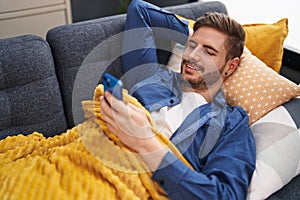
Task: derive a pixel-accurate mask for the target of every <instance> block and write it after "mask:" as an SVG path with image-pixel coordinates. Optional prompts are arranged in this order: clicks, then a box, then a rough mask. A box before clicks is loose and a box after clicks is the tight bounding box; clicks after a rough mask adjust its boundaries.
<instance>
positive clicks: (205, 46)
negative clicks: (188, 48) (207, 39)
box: [189, 39, 219, 53]
mask: <svg viewBox="0 0 300 200" xmlns="http://www.w3.org/2000/svg"><path fill="white" fill-rule="evenodd" d="M189 42H191V43H194V44H196V45H198V43H197V42H196V41H195V40H193V39H189ZM203 47H204V48H207V49H211V50H212V51H214V52H216V53H219V51H218V50H217V49H215V48H214V47H212V46H210V45H203Z"/></svg>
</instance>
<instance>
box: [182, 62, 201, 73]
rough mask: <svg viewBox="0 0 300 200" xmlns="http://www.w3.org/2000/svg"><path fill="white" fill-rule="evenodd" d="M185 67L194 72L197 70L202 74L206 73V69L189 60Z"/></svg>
mask: <svg viewBox="0 0 300 200" xmlns="http://www.w3.org/2000/svg"><path fill="white" fill-rule="evenodd" d="M185 66H186V67H187V68H189V69H192V70H196V71H200V72H202V73H203V72H204V67H202V66H198V65H195V64H193V63H191V62H189V61H187V60H185Z"/></svg>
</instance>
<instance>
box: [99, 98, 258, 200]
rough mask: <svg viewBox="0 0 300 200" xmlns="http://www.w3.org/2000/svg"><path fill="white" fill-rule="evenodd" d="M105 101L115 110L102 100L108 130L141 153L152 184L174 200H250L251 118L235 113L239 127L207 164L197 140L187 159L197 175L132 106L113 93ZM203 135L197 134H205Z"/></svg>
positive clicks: (228, 132)
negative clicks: (165, 145) (170, 149)
mask: <svg viewBox="0 0 300 200" xmlns="http://www.w3.org/2000/svg"><path fill="white" fill-rule="evenodd" d="M105 95H106V98H107V99H108V100H109V101H111V103H112V104H111V105H113V108H111V107H109V105H108V104H107V103H106V102H105V100H104V99H103V98H101V107H102V111H101V112H102V115H103V117H104V119H105V120H106V121H107V123H108V127H109V128H110V129H111V130H112V131H114V133H116V134H117V136H118V137H119V138H120V139H121V141H122V142H123V143H124V144H125V145H127V146H129V147H130V148H132V149H134V150H135V151H137V152H138V153H141V156H142V157H143V159H144V160H145V161H146V163H147V164H148V165H149V166H150V168H151V169H152V170H155V172H154V174H153V179H154V180H155V181H156V182H158V183H159V184H160V185H161V186H162V188H164V189H165V191H166V192H167V193H168V195H169V197H170V198H171V199H230V200H232V199H238V200H240V199H245V198H246V195H247V189H248V186H249V183H250V179H251V176H252V173H253V171H254V168H255V144H254V140H253V136H252V134H251V131H250V128H249V125H248V121H247V119H248V118H247V117H245V116H244V117H241V114H239V113H233V114H232V115H234V117H237V118H238V117H239V116H240V117H239V120H236V126H235V127H233V128H231V129H230V128H229V129H228V128H227V129H228V130H227V129H226V130H225V132H224V134H223V135H222V137H221V138H220V139H219V142H218V144H217V145H216V146H215V148H214V150H213V151H212V153H210V154H209V155H208V156H207V157H206V158H203V159H200V158H199V157H198V156H197V153H196V155H195V151H196V152H199V149H200V146H201V144H200V143H197V142H199V140H198V141H197V140H195V142H193V143H192V145H191V147H189V148H190V149H193V150H192V151H190V150H188V151H186V152H185V153H184V156H185V157H186V158H188V160H189V161H190V162H191V163H192V164H193V165H194V168H195V170H192V169H190V168H189V167H188V166H186V165H185V164H184V163H182V162H181V161H180V160H178V159H177V158H176V157H175V155H173V154H172V153H170V152H168V151H167V150H165V149H164V148H163V146H162V145H161V144H160V142H159V141H157V140H156V138H155V137H153V134H152V132H151V128H150V124H149V122H148V120H147V118H146V116H145V115H144V114H143V112H142V111H140V110H139V109H137V108H136V107H135V106H133V105H130V104H129V105H125V104H124V103H123V102H122V101H119V100H117V99H115V98H114V97H112V95H111V94H109V93H106V94H105ZM236 112H238V111H236ZM116 114H117V115H116ZM236 114H237V116H235V115H236ZM113 116H118V117H115V118H114V117H113ZM128 119H131V120H128ZM199 131H200V130H198V134H201V131H200V132H199ZM202 134H203V132H202ZM200 140H201V139H200ZM162 166H163V167H162Z"/></svg>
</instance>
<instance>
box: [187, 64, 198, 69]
mask: <svg viewBox="0 0 300 200" xmlns="http://www.w3.org/2000/svg"><path fill="white" fill-rule="evenodd" d="M187 66H188V67H189V68H191V69H194V70H196V68H195V67H194V66H193V65H190V64H187Z"/></svg>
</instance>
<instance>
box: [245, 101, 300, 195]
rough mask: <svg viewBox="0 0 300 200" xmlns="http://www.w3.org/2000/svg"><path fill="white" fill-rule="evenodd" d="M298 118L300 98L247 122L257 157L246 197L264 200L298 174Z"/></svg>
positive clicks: (299, 133)
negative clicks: (249, 122) (252, 121)
mask: <svg viewBox="0 0 300 200" xmlns="http://www.w3.org/2000/svg"><path fill="white" fill-rule="evenodd" d="M299 119H300V97H298V98H294V99H292V100H291V101H289V102H287V103H285V104H283V105H282V106H279V107H278V108H276V109H274V110H272V111H271V112H269V113H268V114H267V115H265V116H264V117H262V118H261V119H260V120H258V121H257V122H255V123H254V124H253V125H251V130H252V132H253V135H254V137H255V142H256V148H257V149H256V150H257V160H256V169H255V172H254V174H253V177H252V181H251V185H250V187H249V191H248V198H247V199H249V200H251V199H266V198H267V197H269V196H270V195H271V194H273V193H274V192H276V191H278V190H279V189H281V188H282V187H284V186H285V185H286V184H287V183H289V182H290V181H291V180H292V179H293V178H294V177H295V176H297V175H299V173H300V164H299V163H300V146H299V143H300V126H299V122H300V121H299ZM287 187H291V186H287ZM298 195H299V193H298Z"/></svg>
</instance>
